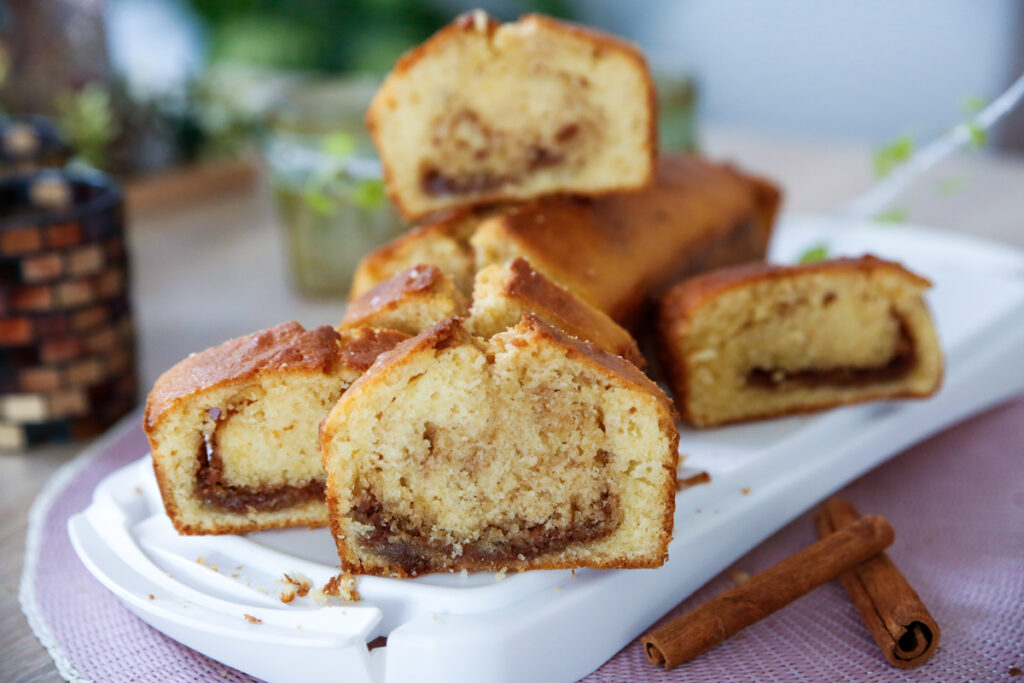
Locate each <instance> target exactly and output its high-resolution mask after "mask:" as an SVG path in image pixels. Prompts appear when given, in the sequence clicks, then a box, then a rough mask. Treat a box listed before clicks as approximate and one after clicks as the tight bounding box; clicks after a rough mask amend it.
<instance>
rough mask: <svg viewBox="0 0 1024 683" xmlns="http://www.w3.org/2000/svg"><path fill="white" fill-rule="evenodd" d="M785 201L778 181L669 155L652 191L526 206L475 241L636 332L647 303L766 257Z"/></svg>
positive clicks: (492, 223)
mask: <svg viewBox="0 0 1024 683" xmlns="http://www.w3.org/2000/svg"><path fill="white" fill-rule="evenodd" d="M779 198H780V193H779V190H778V189H777V188H776V187H775V186H774V185H772V184H771V183H769V182H767V181H764V180H762V179H759V178H756V177H753V176H749V175H745V174H742V173H740V172H739V171H737V170H736V169H735V168H733V167H731V166H728V165H718V164H712V163H710V162H707V161H704V160H701V159H698V158H696V157H692V156H686V155H667V156H663V157H662V158H661V159H660V160H659V162H658V176H657V181H656V182H655V184H654V185H653V186H652V187H650V188H648V189H645V190H641V191H638V192H631V193H628V194H621V195H616V196H611V197H607V198H603V199H596V200H588V199H581V198H573V197H553V198H548V199H544V200H540V201H536V202H531V203H529V204H524V205H521V206H519V207H515V208H512V209H510V210H508V211H506V212H504V213H502V214H498V215H496V216H494V217H491V218H489V219H485V220H484V221H483V222H482V223H481V225H480V228H479V230H478V231H477V237H475V238H474V243H476V242H477V241H478V240H490V241H494V242H496V243H498V244H502V245H510V246H509V247H508V248H510V249H512V250H513V251H515V252H516V253H517V255H520V256H524V257H526V258H527V259H528V260H529V261H530V263H531V264H532V265H533V266H534V267H536V268H537V269H538V270H539V271H541V272H542V273H544V274H545V275H547V276H549V277H550V278H551V279H553V280H555V281H556V282H558V283H559V284H562V285H564V286H566V287H568V288H569V289H570V290H571V291H573V292H574V293H576V294H577V295H579V296H580V297H582V298H583V299H584V300H586V301H588V302H589V303H590V304H592V305H593V306H595V307H596V308H598V309H600V310H602V311H604V312H605V313H607V314H608V315H609V316H611V317H612V318H613V319H615V320H616V321H618V322H620V323H622V324H625V325H626V326H631V325H632V324H634V323H636V322H637V320H638V319H639V317H640V316H641V314H642V312H643V309H644V302H645V299H646V298H647V297H650V296H656V295H658V294H659V293H660V292H661V291H662V290H663V289H664V288H665V287H667V286H669V285H671V284H673V283H674V282H676V281H678V279H679V278H681V277H685V276H688V275H692V274H694V273H696V272H701V271H704V270H707V269H709V268H714V267H717V266H720V265H731V264H734V263H742V262H745V261H760V260H762V259H763V258H764V254H765V252H766V250H767V245H768V239H769V237H770V235H771V230H772V226H773V224H774V219H775V212H776V210H777V209H778V204H779ZM481 265H482V264H477V266H478V267H480V266H481Z"/></svg>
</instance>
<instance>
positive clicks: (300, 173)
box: [0, 0, 1024, 386]
mask: <svg viewBox="0 0 1024 683" xmlns="http://www.w3.org/2000/svg"><path fill="white" fill-rule="evenodd" d="M475 7H482V8H484V9H486V10H488V11H489V12H491V13H492V14H494V15H495V16H496V17H498V18H500V19H502V20H513V19H515V18H516V17H518V16H519V15H521V14H523V13H527V12H543V13H547V14H550V15H554V16H557V17H561V18H565V19H569V20H573V21H578V22H581V23H585V24H590V25H594V26H597V27H601V28H604V29H606V30H608V31H610V32H613V33H616V34H619V35H622V36H624V37H626V38H629V39H631V40H633V41H635V42H636V43H638V44H639V45H640V46H641V47H642V48H643V49H644V51H645V52H646V54H647V55H648V58H649V61H650V63H651V65H652V67H653V71H654V72H655V75H656V79H657V86H658V91H659V109H660V132H661V140H662V147H663V148H664V149H669V150H673V149H687V150H700V151H703V152H705V153H707V154H709V155H711V156H712V157H715V158H726V159H734V160H737V161H739V162H740V163H742V164H744V165H745V166H746V167H748V168H750V169H752V170H755V171H759V172H762V173H765V174H767V175H769V176H772V177H775V178H776V179H778V180H779V181H780V182H781V183H783V185H784V186H785V189H786V192H787V206H789V207H790V208H796V209H797V210H801V211H806V210H813V211H827V210H830V209H833V208H834V207H835V206H837V205H838V204H840V203H842V202H843V201H846V200H848V199H850V198H852V196H853V195H854V194H856V192H860V191H863V189H864V188H866V187H867V186H869V185H870V184H871V183H872V182H873V181H874V180H876V179H877V178H878V177H880V176H883V175H885V174H886V173H887V172H889V171H890V170H891V169H892V168H893V167H894V166H896V165H898V164H899V163H901V162H902V161H904V160H906V158H908V157H909V156H910V154H911V153H912V152H913V150H914V149H916V148H918V147H919V146H920V145H921V144H922V143H924V142H925V141H927V140H929V139H931V138H932V137H934V136H935V135H937V134H939V133H941V132H943V131H945V130H947V129H949V128H950V127H951V126H954V125H956V124H958V123H960V122H965V121H968V120H970V117H972V116H973V115H974V114H976V113H977V112H978V111H979V110H980V109H981V108H982V107H983V106H984V105H985V104H986V103H987V102H989V101H991V99H992V98H993V97H995V96H996V95H998V94H999V93H1000V92H1002V91H1003V89H1005V88H1006V87H1007V86H1008V85H1009V84H1010V83H1011V82H1012V81H1013V80H1014V78H1015V77H1016V76H1017V75H1018V74H1019V73H1020V72H1021V71H1024V3H1022V2H1020V0H987V1H986V2H984V3H979V2H976V1H975V0H903V1H902V2H899V3H894V2H889V1H886V0H860V1H859V2H856V3H851V2H848V1H844V0H813V1H812V0H774V1H773V2H771V3H766V2H758V1H757V0H714V1H713V0H647V1H646V2H643V3H626V2H620V1H617V0H586V1H584V0H479V1H478V2H462V1H460V0H336V1H328V0H45V1H44V0H0V110H2V111H0V113H2V114H3V115H5V118H4V119H3V120H4V121H5V123H4V124H3V126H0V158H4V154H7V157H12V155H15V152H19V150H21V151H24V149H23V148H25V143H26V140H27V139H29V140H34V141H35V143H36V145H35V149H36V152H35V154H36V158H35V162H37V163H44V162H46V163H50V162H59V163H61V164H62V163H64V162H65V161H67V160H68V159H69V158H70V159H71V163H72V165H73V166H75V165H77V166H78V167H83V166H88V167H94V168H98V169H101V170H104V171H106V172H108V173H109V174H111V175H112V176H113V177H115V178H116V179H117V180H118V181H120V182H121V183H122V185H123V187H124V189H125V197H126V202H127V205H128V214H129V219H130V220H129V224H128V226H127V243H128V247H129V251H131V252H133V253H134V261H135V262H134V264H133V272H134V281H133V284H132V288H133V292H134V296H135V299H136V301H141V302H142V303H141V304H140V305H138V308H139V309H141V310H140V313H139V315H138V317H139V318H140V319H141V323H140V325H139V329H140V330H141V332H140V334H141V337H142V339H141V349H142V356H143V371H142V374H141V378H142V380H143V382H142V383H143V386H145V385H146V384H148V382H149V381H151V380H152V379H153V378H154V377H155V375H156V374H159V371H161V370H162V369H163V368H165V367H167V366H168V365H169V364H171V363H172V362H173V361H174V360H176V359H178V358H180V357H181V355H182V352H183V349H184V350H187V351H190V350H195V349H197V348H202V347H203V346H206V345H209V344H212V343H216V342H218V341H220V340H222V339H224V338H226V337H228V336H233V335H237V334H242V333H246V332H249V331H251V330H252V329H257V328H259V327H264V326H267V325H270V324H274V323H276V322H278V321H279V320H280V319H281V317H282V316H289V317H294V318H296V319H298V320H300V321H303V322H308V321H313V322H317V323H319V322H323V321H324V320H331V319H334V318H336V317H338V315H337V311H338V310H339V308H338V307H339V306H340V305H341V302H342V301H343V300H344V297H345V294H346V291H347V287H348V284H349V282H350V279H351V274H352V270H353V268H354V267H355V264H356V262H357V261H358V259H359V258H360V257H361V256H362V254H364V253H365V252H366V251H368V250H369V249H371V248H373V247H374V246H375V245H378V244H380V243H382V242H384V241H386V240H388V239H391V238H392V237H394V236H395V235H397V234H399V233H400V232H402V231H403V230H406V229H407V228H408V227H409V226H407V225H405V224H403V223H402V221H401V220H400V219H399V218H398V216H397V215H396V213H395V212H394V210H393V209H392V207H391V205H390V203H389V202H388V200H387V197H386V193H385V190H384V185H383V183H382V181H381V179H380V167H379V163H378V162H377V160H376V158H375V155H374V150H373V147H372V145H371V144H370V141H369V139H368V137H367V134H366V131H365V127H364V124H363V111H364V109H365V107H366V105H367V103H368V102H369V99H370V98H371V96H372V94H373V92H374V90H375V88H376V86H377V84H378V83H379V82H380V79H381V78H382V77H383V75H384V74H386V73H387V71H388V70H389V69H390V67H391V66H392V65H393V64H394V61H395V59H396V58H397V57H398V56H399V55H400V54H401V53H403V52H404V51H405V50H407V49H409V48H410V47H412V46H413V45H415V44H417V43H419V42H421V41H423V40H424V39H425V38H427V37H428V36H429V35H430V34H431V33H433V32H434V31H436V30H437V29H438V28H440V27H441V26H443V25H444V24H446V23H447V22H449V21H450V20H451V19H452V18H453V17H454V16H455V15H456V14H458V13H461V12H463V11H466V10H469V9H473V8H475ZM40 117H41V118H40ZM11 122H15V123H17V125H11ZM26 129H28V133H27V132H26ZM722 131H730V134H728V135H724V136H723V135H722V134H721V132H722ZM734 131H740V133H739V134H732V132H734ZM29 133H30V134H29ZM978 133H979V134H978V135H977V136H976V137H974V138H973V139H972V142H973V144H972V149H970V150H969V151H968V155H973V156H974V157H976V158H978V159H990V160H994V161H992V162H990V163H989V165H986V166H982V167H980V168H981V171H972V172H970V173H961V172H959V171H958V172H957V173H956V174H952V175H951V174H947V175H945V176H943V177H935V178H932V179H931V180H929V181H928V182H927V183H922V184H919V185H920V187H919V189H918V191H917V194H918V195H922V196H924V195H927V196H925V197H924V200H922V201H917V200H915V199H914V197H915V196H914V194H913V193H911V197H910V200H911V201H910V202H909V204H910V205H911V209H912V210H906V209H905V208H904V207H896V208H895V209H894V210H893V211H891V212H889V214H888V215H887V216H886V217H887V218H889V219H894V220H907V219H908V218H909V219H911V220H915V221H922V222H927V223H929V224H933V225H935V224H937V225H944V224H946V223H954V222H956V223H961V222H963V221H961V220H958V219H954V218H953V217H954V216H955V215H970V216H971V217H972V220H974V218H977V219H978V220H980V221H982V222H984V221H988V222H989V223H991V224H993V225H996V226H997V227H996V228H994V229H993V234H994V235H996V236H1000V235H1003V234H1005V235H1007V236H1010V237H1011V238H1012V235H1013V234H1016V232H1019V226H1016V224H1013V225H1011V223H1012V221H1010V220H1009V219H1008V218H1005V217H1003V216H1001V215H999V211H1000V209H999V207H998V206H996V205H989V204H987V203H979V202H977V201H975V200H974V199H972V197H973V196H974V195H972V194H971V193H970V192H967V193H964V192H960V189H962V187H963V186H965V185H969V184H970V182H975V183H977V184H979V185H980V184H982V183H987V185H986V187H988V188H989V190H990V191H991V192H992V193H995V194H999V195H1000V196H1002V195H1005V193H1006V192H1014V191H1017V190H1014V189H1013V188H1012V187H1009V186H1008V187H1007V188H1006V189H1005V190H1004V189H1000V187H1001V186H999V185H998V182H999V181H993V180H991V179H989V177H988V176H986V175H985V174H986V172H987V171H986V169H989V168H997V167H998V168H1003V166H1000V164H1003V163H1004V162H1003V161H1000V160H1004V159H1012V158H1015V157H1017V158H1020V154H1021V153H1022V152H1024V111H1015V112H1012V113H1011V115H1009V116H1008V117H1006V118H1005V119H1004V120H1003V121H1002V122H1000V124H999V125H998V126H997V127H996V128H995V129H994V130H992V131H991V132H987V133H986V132H985V131H978ZM26 136H27V137H26ZM44 152H45V153H44ZM15 156H16V155H15ZM12 158H13V157H12ZM830 160H842V163H843V164H845V165H844V168H845V169H847V170H846V171H844V172H842V173H838V172H837V173H822V172H821V167H822V165H827V164H830V163H835V162H833V161H830ZM8 161H10V159H8ZM993 164H994V165H993ZM44 165H45V164H44ZM13 168H16V169H21V170H24V168H23V165H15V166H14V167H13ZM10 170H11V168H7V169H6V171H10ZM6 171H5V172H6ZM794 178H799V179H800V181H799V182H791V179H794ZM972 179H974V180H972ZM1007 182H1009V181H1007ZM851 188H852V189H851ZM968 189H969V188H968ZM958 192H959V193H960V194H959V197H955V198H952V199H950V198H948V197H946V195H953V194H956V193H958ZM939 195H942V199H941V200H936V199H935V198H936V197H938V196H939ZM210 199H212V200H213V201H217V202H219V204H209V203H207V204H205V205H201V200H203V201H205V200H210ZM958 202H959V203H958ZM919 205H920V206H923V207H924V209H919V208H917V207H918V206H919ZM957 207H960V208H957ZM168 209H172V210H174V211H176V212H177V213H176V214H175V215H174V216H173V217H169V214H167V213H166V210H168ZM161 212H164V213H161ZM161 226H163V227H164V228H166V229H163V230H158V229H156V228H159V227H161ZM261 231H266V232H261ZM1000 231H1002V232H1000ZM232 250H234V251H232ZM229 259H235V261H234V262H229ZM247 259H248V260H250V261H252V262H254V263H255V262H259V263H263V264H266V263H270V262H273V263H274V264H275V266H276V264H278V263H279V264H280V265H279V269H280V273H278V272H277V271H276V270H267V269H266V267H265V266H264V267H262V269H261V270H260V272H258V273H255V274H254V276H256V277H258V278H263V279H266V278H268V277H269V278H271V280H270V281H268V282H267V284H265V285H263V286H262V289H259V290H258V291H259V292H260V293H259V294H258V295H254V296H255V297H256V298H258V299H259V301H258V302H254V301H247V300H246V301H243V300H241V299H239V304H238V308H237V310H235V311H233V312H232V314H231V315H230V316H225V315H224V306H223V305H218V306H209V305H207V304H208V303H209V302H208V301H206V300H205V299H207V298H208V294H207V292H208V291H217V292H227V294H226V296H229V297H230V296H239V295H238V293H237V291H236V292H235V294H231V292H232V290H233V288H234V289H237V288H238V287H239V279H238V276H237V272H238V270H239V269H240V268H241V265H240V264H241V263H244V262H245V261H246V260H247ZM259 259H263V261H260V260H259ZM226 263H230V266H229V267H228V268H227V269H225V268H224V267H223V266H224V264H226ZM186 270H187V271H188V272H189V273H191V275H189V276H188V277H189V278H190V279H191V280H190V282H187V283H186V282H185V280H184V278H183V277H182V273H183V272H185V271H186ZM226 273H232V274H226ZM249 284H252V283H249ZM186 285H188V286H186ZM171 291H178V292H179V293H178V294H176V295H171V294H169V292H171ZM296 297H298V298H296ZM152 301H159V302H160V303H159V307H160V308H159V313H157V312H154V311H152V310H149V307H150V306H151V305H153V304H151V303H148V302H152ZM297 302H298V303H297ZM254 303H255V304H257V305H254ZM206 309H210V312H208V313H205V312H204V311H205V310H206Z"/></svg>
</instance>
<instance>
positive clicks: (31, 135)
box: [0, 116, 71, 178]
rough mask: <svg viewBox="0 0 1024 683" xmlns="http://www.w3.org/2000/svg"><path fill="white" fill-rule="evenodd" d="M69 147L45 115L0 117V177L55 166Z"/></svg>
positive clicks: (62, 161) (60, 163)
mask: <svg viewBox="0 0 1024 683" xmlns="http://www.w3.org/2000/svg"><path fill="white" fill-rule="evenodd" d="M70 158H71V148H70V147H69V146H68V144H67V142H66V141H65V140H64V137H63V136H62V135H61V134H60V131H58V130H57V127H56V126H55V125H54V124H53V122H52V121H51V120H50V119H48V118H46V117H45V116H2V117H0V178H7V177H9V176H12V175H25V174H28V173H32V172H34V171H36V170H39V169H41V168H59V167H61V166H63V165H64V164H65V163H66V162H67V161H68V159H70Z"/></svg>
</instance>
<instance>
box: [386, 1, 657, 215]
mask: <svg viewBox="0 0 1024 683" xmlns="http://www.w3.org/2000/svg"><path fill="white" fill-rule="evenodd" d="M367 123H368V125H369V127H370V132H371V134H372V135H373V139H374V143H375V145H376V147H377V151H378V152H379V154H380V158H381V161H382V162H383V165H384V174H385V179H386V182H387V186H388V192H389V194H390V195H391V198H392V200H393V201H394V203H395V205H396V206H397V207H398V208H399V210H400V211H401V212H402V214H403V215H404V216H405V217H406V218H407V219H409V220H416V219H419V218H422V217H424V216H426V215H427V214H430V213H432V212H435V211H438V210H440V209H445V208H449V207H468V206H474V205H479V204H485V203H493V202H496V201H506V200H521V199H529V198H533V197H537V196H540V195H545V194H552V193H559V192H571V193H576V194H587V195H594V194H604V193H608V192H613V191H622V190H630V189H638V188H641V187H643V186H645V185H647V184H648V183H649V182H650V181H651V178H652V175H653V168H654V158H655V151H656V150H657V112H656V109H655V96H654V86H653V83H652V81H651V76H650V73H649V72H648V68H647V63H646V61H645V60H644V57H643V54H642V53H641V52H640V50H639V49H637V48H636V47H635V46H633V45H631V44H630V43H627V42H625V41H623V40H621V39H618V38H615V37H613V36H610V35H607V34H603V33H600V32H597V31H593V30H590V29H586V28H582V27H579V26H575V25H572V24H566V23H564V22H560V21H557V20H555V19H551V18H549V17H544V16H539V15H528V16H525V17H523V18H521V19H520V20H519V21H517V22H515V23H510V24H504V25H501V24H499V23H498V22H496V21H495V20H494V19H492V18H490V17H488V16H487V15H486V14H485V13H484V12H481V11H479V10H477V11H474V12H472V13H469V14H465V15H463V16H461V17H459V18H458V19H456V20H455V21H454V22H453V23H451V24H450V25H448V26H447V27H445V28H443V29H442V30H441V31H439V32H438V33H437V34H435V35H434V36H433V37H431V38H430V39H429V40H427V41H426V42H425V43H423V44H422V45H420V46H419V47H417V48H416V49H414V50H412V51H411V52H409V53H408V54H406V55H404V56H403V57H402V58H401V59H400V60H399V61H398V63H397V64H396V65H395V69H394V71H392V72H391V74H389V75H388V77H387V78H386V79H385V80H384V83H383V84H382V85H381V88H380V90H379V91H378V93H377V95H376V97H375V98H374V100H373V102H372V104H371V105H370V108H369V111H368V112H367Z"/></svg>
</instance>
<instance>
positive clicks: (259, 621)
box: [242, 614, 263, 624]
mask: <svg viewBox="0 0 1024 683" xmlns="http://www.w3.org/2000/svg"><path fill="white" fill-rule="evenodd" d="M242 616H244V617H245V620H246V621H248V622H249V623H250V624H262V623H263V620H262V619H260V618H259V617H254V616H253V615H251V614H243V615H242Z"/></svg>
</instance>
